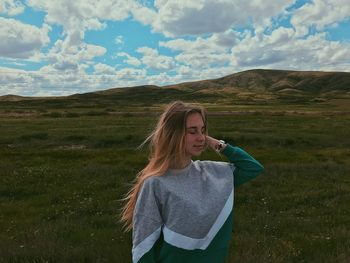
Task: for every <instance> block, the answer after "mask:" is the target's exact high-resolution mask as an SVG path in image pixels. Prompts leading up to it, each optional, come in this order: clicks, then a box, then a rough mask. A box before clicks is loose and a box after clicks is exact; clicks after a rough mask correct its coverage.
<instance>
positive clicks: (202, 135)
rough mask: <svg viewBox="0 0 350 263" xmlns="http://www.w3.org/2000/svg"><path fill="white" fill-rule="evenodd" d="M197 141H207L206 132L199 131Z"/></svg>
mask: <svg viewBox="0 0 350 263" xmlns="http://www.w3.org/2000/svg"><path fill="white" fill-rule="evenodd" d="M197 141H199V142H203V141H205V134H204V133H199V135H198V136H197Z"/></svg>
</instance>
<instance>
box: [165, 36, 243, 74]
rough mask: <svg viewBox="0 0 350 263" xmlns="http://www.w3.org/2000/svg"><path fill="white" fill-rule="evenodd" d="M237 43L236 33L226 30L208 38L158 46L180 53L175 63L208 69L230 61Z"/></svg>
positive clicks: (178, 41)
mask: <svg viewBox="0 0 350 263" xmlns="http://www.w3.org/2000/svg"><path fill="white" fill-rule="evenodd" d="M237 42H238V36H237V33H236V32H234V31H232V30H228V31H226V32H223V33H216V34H213V35H212V36H211V37H209V38H202V37H197V39H196V40H185V39H175V40H170V41H167V42H160V43H159V45H160V46H163V47H167V48H169V49H171V50H173V51H179V52H180V53H179V54H178V55H176V56H175V59H176V61H177V62H180V63H181V64H185V65H190V66H192V67H195V68H201V69H203V68H208V67H212V66H214V65H215V66H219V65H225V64H226V63H229V61H230V60H231V56H230V50H231V48H232V47H233V45H234V44H235V43H237Z"/></svg>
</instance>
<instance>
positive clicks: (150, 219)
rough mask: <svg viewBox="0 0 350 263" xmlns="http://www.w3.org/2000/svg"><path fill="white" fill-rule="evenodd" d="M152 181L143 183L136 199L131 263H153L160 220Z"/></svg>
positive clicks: (159, 232) (160, 226)
mask: <svg viewBox="0 0 350 263" xmlns="http://www.w3.org/2000/svg"><path fill="white" fill-rule="evenodd" d="M155 188H156V187H155V185H154V184H153V183H152V180H146V181H145V182H144V183H143V186H142V188H141V191H140V192H139V195H138V197H137V201H136V205H135V210H134V216H133V232H132V243H133V248H132V258H133V263H155V262H156V260H155V244H156V242H157V240H158V239H159V237H160V234H161V228H162V218H161V212H160V209H159V204H158V202H157V198H156V196H155Z"/></svg>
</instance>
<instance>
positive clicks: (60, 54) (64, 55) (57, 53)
mask: <svg viewBox="0 0 350 263" xmlns="http://www.w3.org/2000/svg"><path fill="white" fill-rule="evenodd" d="M71 42H72V41H70V39H67V38H66V39H65V40H64V41H62V40H57V41H56V43H55V45H54V46H53V47H52V48H51V49H50V51H49V53H48V54H47V55H45V56H44V55H43V58H44V59H47V60H48V61H49V62H50V63H51V64H52V65H53V67H54V68H55V69H57V70H63V71H64V70H76V69H77V68H78V66H79V64H80V63H84V62H87V61H91V60H93V59H94V58H95V57H99V56H102V55H104V54H105V53H106V49H105V48H104V47H101V46H97V45H91V44H86V43H81V44H79V45H70V44H71Z"/></svg>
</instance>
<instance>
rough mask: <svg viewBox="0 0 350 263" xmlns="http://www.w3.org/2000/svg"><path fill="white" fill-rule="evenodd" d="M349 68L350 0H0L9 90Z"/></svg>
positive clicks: (52, 92)
mask: <svg viewBox="0 0 350 263" xmlns="http://www.w3.org/2000/svg"><path fill="white" fill-rule="evenodd" d="M258 68H262V69H284V70H312V71H319V70H320V71H346V72H349V71H350V4H349V0H314V1H311V0H309V1H306V0H297V1H293V0H270V1H264V0H251V1H246V0H154V1H153V0H75V1H71V0H27V1H14V0H0V96H1V95H7V94H13V95H20V96H66V95H71V94H75V93H86V92H91V91H97V90H106V89H110V88H116V87H130V86H138V85H146V84H147V85H148V84H149V85H158V86H164V85H169V84H176V83H181V82H187V81H195V80H204V79H213V78H219V77H223V76H226V75H229V74H233V73H236V72H240V71H244V70H249V69H258Z"/></svg>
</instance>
